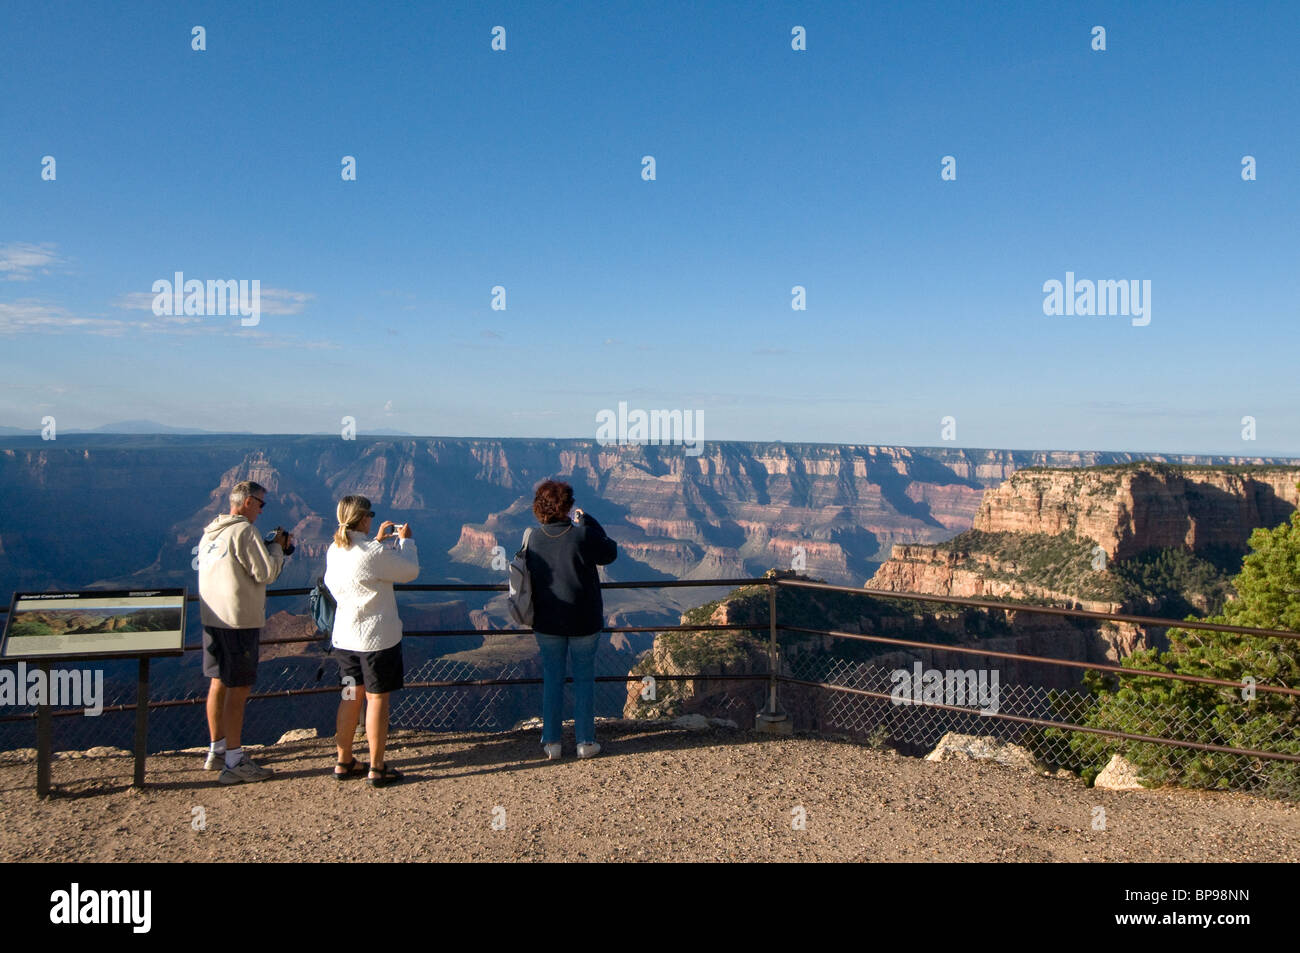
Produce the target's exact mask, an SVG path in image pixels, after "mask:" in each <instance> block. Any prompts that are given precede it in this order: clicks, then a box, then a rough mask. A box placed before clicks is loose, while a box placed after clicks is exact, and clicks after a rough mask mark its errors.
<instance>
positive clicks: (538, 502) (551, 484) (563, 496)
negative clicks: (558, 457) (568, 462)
mask: <svg viewBox="0 0 1300 953" xmlns="http://www.w3.org/2000/svg"><path fill="white" fill-rule="evenodd" d="M571 509H573V487H571V486H569V484H567V483H561V482H560V481H559V480H545V481H543V482H542V483H539V484H538V486H537V493H536V494H535V495H534V496H533V515H534V516H536V517H537V522H539V523H555V522H558V521H559V520H563V519H567V518H568V516H569V510H571Z"/></svg>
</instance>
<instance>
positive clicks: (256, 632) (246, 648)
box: [203, 626, 262, 688]
mask: <svg viewBox="0 0 1300 953" xmlns="http://www.w3.org/2000/svg"><path fill="white" fill-rule="evenodd" d="M261 637H262V630H261V629H217V628H208V627H207V626H204V628H203V674H204V675H206V676H207V677H208V678H219V679H221V684H222V685H225V686H226V687H227V688H232V687H233V688H242V687H243V686H245V685H252V684H253V683H254V682H255V681H257V657H258V655H259V653H260V650H261Z"/></svg>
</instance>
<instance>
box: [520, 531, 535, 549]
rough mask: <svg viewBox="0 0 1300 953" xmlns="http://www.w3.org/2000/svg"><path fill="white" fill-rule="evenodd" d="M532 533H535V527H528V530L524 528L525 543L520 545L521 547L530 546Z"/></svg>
mask: <svg viewBox="0 0 1300 953" xmlns="http://www.w3.org/2000/svg"><path fill="white" fill-rule="evenodd" d="M532 535H533V528H532V527H531V526H530V527H528V528H527V529H526V530H524V545H523V546H521V547H520V548H521V549H527V548H528V537H529V536H532Z"/></svg>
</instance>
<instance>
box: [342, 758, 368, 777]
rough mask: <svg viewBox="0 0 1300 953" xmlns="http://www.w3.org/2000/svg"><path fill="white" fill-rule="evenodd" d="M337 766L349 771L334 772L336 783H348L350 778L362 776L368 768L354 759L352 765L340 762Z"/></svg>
mask: <svg viewBox="0 0 1300 953" xmlns="http://www.w3.org/2000/svg"><path fill="white" fill-rule="evenodd" d="M335 766H336V767H339V768H346V769H347V770H345V771H335V772H334V780H335V781H346V780H347V779H348V778H355V777H356V776H357V775H358V774H361V773H362V772H364V771H365V770H366V766H365V765H363V764H362V763H361V762H360V761H358V760H357V759H356V758H353V759H352V763H351V764H344V763H343V762H342V761H338V762H336V763H335Z"/></svg>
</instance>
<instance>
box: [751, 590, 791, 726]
mask: <svg viewBox="0 0 1300 953" xmlns="http://www.w3.org/2000/svg"><path fill="white" fill-rule="evenodd" d="M776 577H777V573H776V572H774V573H773V574H772V575H771V576H770V577H769V581H768V584H767V628H768V635H767V668H768V682H767V707H766V708H765V709H763V710H762V711H760V712H759V713H758V714H757V715H756V716H755V718H754V729H755V730H756V731H763V732H767V733H769V734H775V735H788V734H792V733H793V731H794V723H793V722H792V721H791V720H790V718H789V716H788V715H786V713H785V712H783V711H782V710H781V707H780V704H779V703H778V701H777V697H776V685H777V676H778V675H779V674H780V671H781V650H780V648H779V647H778V646H777V643H776Z"/></svg>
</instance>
